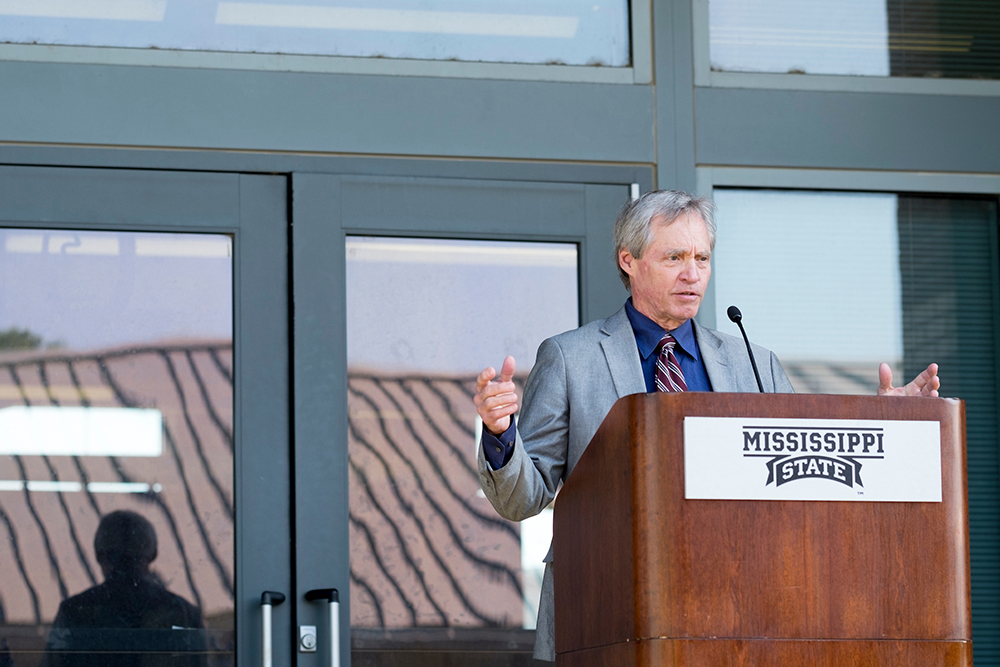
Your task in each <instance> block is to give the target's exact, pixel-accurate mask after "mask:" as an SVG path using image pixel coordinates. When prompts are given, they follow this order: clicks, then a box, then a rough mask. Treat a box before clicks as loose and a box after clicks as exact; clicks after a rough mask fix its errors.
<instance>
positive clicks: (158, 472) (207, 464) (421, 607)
mask: <svg viewBox="0 0 1000 667" xmlns="http://www.w3.org/2000/svg"><path fill="white" fill-rule="evenodd" d="M473 385H474V378H471V377H470V378H454V377H445V376H439V377H427V376H419V377H416V376H415V377H386V376H380V375H376V374H372V373H361V372H359V373H353V372H352V374H351V377H350V378H349V398H348V401H349V408H350V422H349V424H348V429H349V439H350V475H351V500H350V526H351V556H352V557H351V563H352V565H351V581H352V591H351V593H352V600H353V605H352V622H353V623H354V624H355V625H359V626H367V627H390V628H401V627H403V628H405V627H412V626H438V627H440V626H451V627H454V626H467V627H483V626H508V627H510V626H514V627H519V626H520V624H521V616H522V601H521V592H520V591H521V585H520V542H519V536H518V529H517V527H516V525H514V524H510V523H509V522H506V521H504V520H502V519H500V518H499V517H498V516H497V515H496V513H495V512H494V511H493V509H492V508H491V507H490V506H489V503H488V502H487V501H486V500H485V499H483V498H482V497H480V496H479V495H478V493H477V492H478V488H479V487H478V481H477V475H476V470H475V446H476V444H475V438H474V433H473V428H474V423H475V412H474V408H473V407H472V403H471V400H470V397H471V392H472V388H473ZM14 405H19V406H23V405H27V406H97V407H144V408H156V409H158V410H160V411H161V412H162V413H163V418H164V422H163V423H164V434H163V435H164V438H163V454H162V455H161V456H159V457H152V458H146V457H108V456H101V457H95V456H28V455H19V456H3V455H0V482H3V484H2V485H0V563H3V574H4V576H3V577H0V627H2V624H4V623H6V624H8V627H7V629H6V630H0V638H3V637H6V639H7V640H8V643H9V644H10V645H11V648H14V649H29V650H38V649H40V648H41V646H42V645H43V644H44V640H45V636H46V633H47V629H46V627H45V626H47V624H49V623H51V622H52V619H53V617H54V616H55V613H56V610H57V609H58V607H59V603H60V602H61V601H62V600H63V599H64V598H66V597H67V596H69V595H73V594H76V593H79V592H81V591H83V590H85V589H87V588H89V587H91V586H93V585H94V584H95V583H98V582H100V581H101V579H102V577H101V573H100V569H99V567H98V565H97V563H96V561H95V559H94V554H93V537H94V532H95V531H96V529H97V524H98V522H99V520H100V517H101V516H102V515H104V514H106V513H108V512H111V511H113V510H116V509H130V510H134V511H136V512H139V513H141V514H142V515H144V516H145V517H147V518H148V519H149V520H150V521H151V522H152V523H153V525H154V526H155V528H156V532H157V535H158V538H159V556H158V558H157V559H156V561H154V563H153V570H154V571H155V572H157V573H158V574H159V576H160V577H161V578H162V579H163V581H164V582H165V584H166V585H167V587H168V588H169V590H171V591H172V592H174V593H176V594H178V595H181V596H182V597H184V598H185V599H187V600H189V601H190V602H192V603H194V604H197V605H199V606H200V607H201V608H202V609H203V612H204V614H205V621H206V626H207V627H209V628H211V629H215V630H216V631H217V632H214V633H211V636H210V641H214V642H215V644H214V646H213V647H214V648H216V649H221V650H223V651H225V650H228V649H230V648H231V646H232V644H231V642H232V637H233V635H232V630H233V609H234V602H233V599H234V590H233V571H234V563H233V553H234V535H233V531H234V524H233V515H234V511H233V505H232V498H233V430H232V429H233V366H232V345H231V343H230V342H229V341H218V340H212V341H204V340H203V341H197V340H184V341H168V342H163V343H159V344H156V345H142V346H129V347H122V348H113V349H106V350H97V351H88V352H72V351H66V350H50V351H9V352H2V353H0V408H2V407H7V406H14ZM0 437H2V434H0ZM21 482H47V483H50V484H49V489H47V490H46V489H43V488H39V487H38V486H37V485H33V486H34V488H31V487H26V486H24V485H21V486H18V485H19V484H20V483H21ZM52 482H60V483H63V484H65V483H75V484H76V485H77V488H78V489H79V490H68V489H67V487H65V486H63V487H62V490H52V489H53V487H52V486H51V483H52ZM100 482H114V483H139V484H147V485H149V490H148V491H145V492H142V493H124V492H100V491H97V490H94V489H95V487H93V486H91V487H90V488H88V485H92V484H94V483H100ZM22 487H23V488H22ZM227 631H228V632H227ZM21 655H22V657H24V658H25V659H24V660H22V659H18V660H17V661H16V662H17V664H18V665H29V666H30V665H31V664H34V663H33V662H32V660H34V658H30V659H29V658H27V657H25V656H24V654H21ZM36 658H37V656H36ZM228 659H229V660H231V656H230V658H228Z"/></svg>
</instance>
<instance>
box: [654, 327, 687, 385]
mask: <svg viewBox="0 0 1000 667" xmlns="http://www.w3.org/2000/svg"><path fill="white" fill-rule="evenodd" d="M674 345H677V340H676V339H675V338H674V337H673V336H671V335H670V334H664V335H663V338H661V339H660V342H659V343H657V344H656V350H655V351H656V355H657V356H656V390H657V391H668V392H674V391H687V388H688V386H687V382H685V381H684V373H682V372H681V365H680V364H679V363H677V357H676V356H675V355H674Z"/></svg>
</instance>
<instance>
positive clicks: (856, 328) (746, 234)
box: [713, 190, 903, 394]
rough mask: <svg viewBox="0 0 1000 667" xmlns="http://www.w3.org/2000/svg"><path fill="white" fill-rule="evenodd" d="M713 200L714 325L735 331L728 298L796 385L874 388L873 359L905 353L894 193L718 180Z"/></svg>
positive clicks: (836, 390) (840, 390) (824, 389)
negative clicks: (727, 184)
mask: <svg viewBox="0 0 1000 667" xmlns="http://www.w3.org/2000/svg"><path fill="white" fill-rule="evenodd" d="M715 201H716V203H717V204H718V206H719V240H718V245H717V246H716V251H715V257H714V260H715V266H716V270H715V273H714V275H713V280H714V281H715V309H716V323H718V325H719V328H721V329H722V330H723V331H727V332H728V333H732V334H733V335H739V331H738V330H737V329H736V327H735V325H733V324H730V322H729V319H728V317H727V316H726V309H727V308H728V307H729V306H730V305H733V304H735V305H737V306H739V308H740V310H741V311H743V316H744V324H745V326H746V328H747V333H748V335H749V336H750V338H751V340H753V341H754V342H756V343H759V344H761V345H763V346H765V347H767V348H769V349H771V350H774V352H775V354H777V355H778V358H779V359H781V363H782V365H783V366H784V367H785V371H786V372H787V373H788V376H789V379H791V381H792V385H793V386H794V387H795V389H796V391H799V392H805V393H825V394H870V393H872V392H873V391H874V388H875V387H877V386H878V373H877V370H878V364H879V362H882V361H886V362H889V363H890V364H893V366H894V367H896V366H898V363H899V361H901V360H902V358H903V315H902V302H901V296H900V294H901V285H900V263H899V233H898V229H897V223H896V209H897V197H896V195H892V194H879V193H874V194H866V193H821V192H774V191H767V190H718V191H717V192H716V194H715ZM726 327H732V331H728V330H727V328H726Z"/></svg>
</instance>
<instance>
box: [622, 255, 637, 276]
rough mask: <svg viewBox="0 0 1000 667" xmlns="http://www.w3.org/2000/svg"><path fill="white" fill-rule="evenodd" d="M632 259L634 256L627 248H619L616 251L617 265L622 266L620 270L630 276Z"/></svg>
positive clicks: (633, 259)
mask: <svg viewBox="0 0 1000 667" xmlns="http://www.w3.org/2000/svg"><path fill="white" fill-rule="evenodd" d="M634 261H635V257H633V256H632V253H630V252H629V251H628V250H620V251H619V252H618V266H620V267H622V271H624V272H625V273H627V274H628V275H629V277H631V276H632V262H634Z"/></svg>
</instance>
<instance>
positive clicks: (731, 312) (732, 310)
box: [726, 306, 764, 394]
mask: <svg viewBox="0 0 1000 667" xmlns="http://www.w3.org/2000/svg"><path fill="white" fill-rule="evenodd" d="M726 315H728V316H729V319H730V320H732V321H733V322H735V323H736V326H738V327H739V328H740V333H741V334H743V342H744V343H746V344H747V354H749V355H750V366H752V367H753V376H754V378H755V379H756V380H757V388H758V389H760V393H762V394H763V393H764V385H763V384H761V381H760V373H758V372H757V361H756V360H755V359H754V358H753V350H751V349H750V339H749V338H747V332H746V331H745V330H744V329H743V313H741V312H740V309H739V308H737V307H736V306H729V308H728V309H727V310H726Z"/></svg>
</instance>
